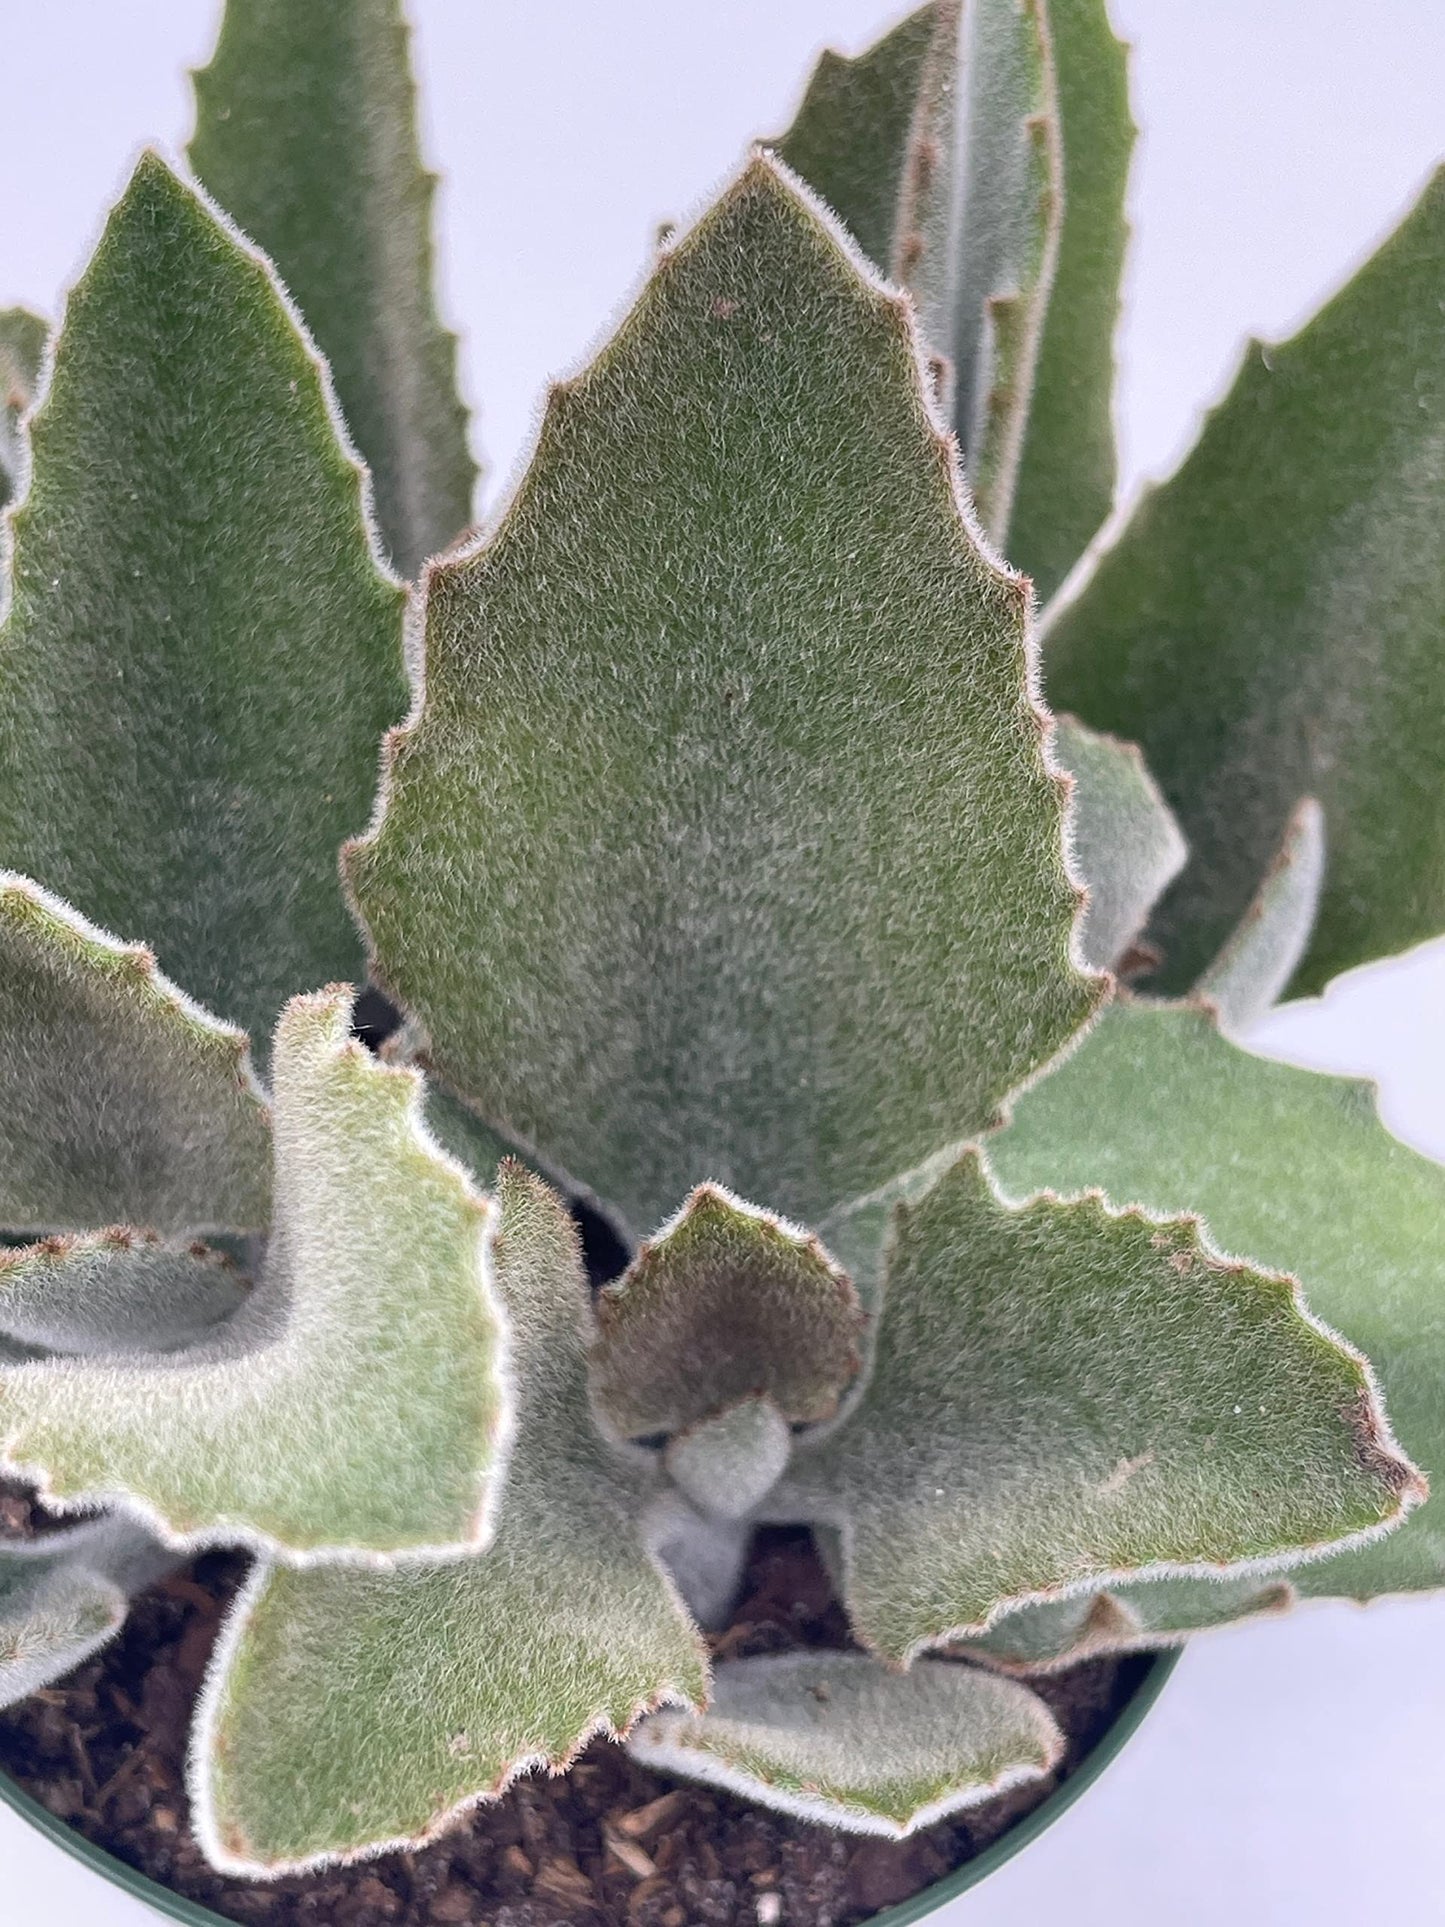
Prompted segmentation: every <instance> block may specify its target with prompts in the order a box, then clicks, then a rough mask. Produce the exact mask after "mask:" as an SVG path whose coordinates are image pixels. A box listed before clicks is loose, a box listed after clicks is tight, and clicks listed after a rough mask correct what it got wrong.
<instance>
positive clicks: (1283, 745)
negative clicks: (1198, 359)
mask: <svg viewBox="0 0 1445 1927" xmlns="http://www.w3.org/2000/svg"><path fill="white" fill-rule="evenodd" d="M1442 286H1445V172H1442V173H1441V174H1438V175H1437V176H1436V178H1435V179H1434V181H1433V182H1432V183H1431V184H1430V186H1429V187H1428V188H1427V189H1426V190H1425V193H1424V195H1423V196H1422V197H1421V199H1420V201H1419V203H1418V204H1417V206H1416V207H1415V209H1414V211H1413V212H1412V213H1411V214H1410V215H1409V216H1408V218H1407V219H1406V220H1405V222H1404V224H1403V225H1402V226H1401V227H1400V228H1399V230H1398V231H1397V232H1396V233H1395V234H1394V235H1393V236H1392V237H1391V238H1390V239H1389V240H1388V241H1387V242H1386V243H1385V244H1384V246H1383V247H1381V249H1380V250H1379V252H1378V253H1377V254H1376V255H1375V256H1374V258H1373V259H1372V260H1371V261H1370V262H1369V263H1368V264H1367V265H1366V266H1365V267H1364V268H1363V269H1361V271H1360V272H1359V273H1358V274H1357V275H1356V276H1355V278H1354V280H1353V281H1351V282H1350V283H1349V285H1348V286H1347V287H1346V288H1345V289H1344V290H1343V292H1341V293H1340V294H1338V295H1336V296H1335V297H1334V299H1333V300H1332V301H1330V302H1329V303H1328V304H1327V305H1326V307H1325V308H1324V309H1323V310H1322V311H1321V312H1320V313H1319V314H1318V315H1317V316H1316V317H1315V319H1314V320H1313V321H1312V322H1310V323H1309V325H1308V326H1307V327H1306V328H1305V329H1304V330H1303V331H1302V332H1301V333H1300V334H1298V335H1296V336H1295V337H1294V339H1293V340H1292V341H1288V342H1285V343H1284V344H1282V345H1280V346H1276V347H1261V346H1258V345H1256V346H1254V347H1252V348H1251V349H1250V351H1249V353H1248V355H1247V356H1246V359H1245V363H1244V366H1243V368H1242V369H1241V371H1240V374H1239V376H1238V379H1237V380H1236V382H1235V385H1234V388H1233V390H1232V392H1231V393H1230V395H1229V397H1228V398H1227V400H1226V401H1225V402H1224V403H1223V404H1222V405H1221V406H1220V407H1219V408H1218V409H1216V410H1215V412H1214V413H1213V415H1211V416H1210V418H1209V420H1208V421H1207V422H1206V424H1205V427H1204V432H1203V434H1202V435H1201V437H1200V440H1199V442H1198V444H1197V445H1196V447H1195V449H1194V451H1193V453H1192V454H1191V455H1190V456H1189V457H1188V459H1187V460H1186V461H1185V463H1184V465H1183V467H1182V468H1181V469H1180V470H1179V471H1178V473H1177V474H1176V475H1175V476H1174V478H1173V480H1172V481H1170V482H1167V483H1166V484H1165V485H1164V486H1163V487H1162V488H1159V489H1156V490H1154V491H1152V492H1151V493H1150V494H1148V495H1146V496H1145V498H1144V499H1143V501H1142V502H1141V503H1140V505H1139V508H1138V510H1137V511H1136V513H1135V515H1134V517H1133V519H1132V521H1131V522H1130V524H1129V526H1128V528H1127V529H1126V530H1125V531H1124V533H1123V535H1122V536H1121V537H1120V539H1119V541H1118V543H1117V544H1116V546H1115V547H1114V548H1113V549H1112V550H1110V552H1109V553H1108V555H1107V556H1105V557H1104V559H1103V561H1102V562H1101V563H1100V565H1099V567H1098V570H1097V571H1096V573H1095V574H1094V576H1093V577H1092V579H1091V580H1090V582H1089V583H1088V586H1087V587H1086V588H1085V590H1084V591H1083V593H1082V594H1081V595H1080V597H1079V599H1078V600H1077V601H1076V602H1075V603H1074V604H1072V605H1071V606H1070V607H1069V608H1068V609H1067V610H1066V611H1064V612H1063V613H1062V615H1061V616H1060V618H1059V620H1058V622H1057V623H1056V624H1055V626H1054V627H1053V628H1052V630H1051V631H1050V638H1049V662H1048V670H1049V674H1048V685H1049V694H1050V699H1051V700H1052V701H1054V702H1056V703H1058V704H1059V705H1061V706H1062V707H1064V708H1067V709H1072V710H1075V711H1077V713H1078V714H1079V715H1080V716H1082V717H1084V718H1085V719H1086V720H1087V721H1088V722H1090V723H1094V724H1096V725H1099V726H1101V727H1104V728H1108V729H1113V730H1117V731H1118V732H1119V734H1120V735H1123V736H1127V737H1129V738H1131V739H1132V740H1134V741H1136V742H1138V743H1139V744H1140V745H1141V746H1142V748H1143V750H1144V753H1145V756H1146V757H1147V758H1148V761H1149V766H1150V768H1151V769H1152V770H1153V771H1154V773H1155V775H1156V776H1157V777H1158V779H1159V782H1160V785H1161V787H1162V788H1163V790H1164V793H1165V795H1166V796H1167V797H1168V799H1169V802H1170V804H1171V805H1172V806H1173V808H1174V810H1175V811H1176V812H1177V814H1178V816H1179V820H1180V823H1181V825H1182V826H1183V829H1184V834H1185V836H1186V838H1187V839H1188V842H1189V847H1190V852H1191V862H1190V864H1189V867H1188V869H1187V870H1186V871H1185V873H1184V875H1183V876H1182V877H1181V878H1180V879H1179V881H1178V883H1177V884H1176V885H1175V886H1174V888H1173V890H1172V891H1171V892H1170V893H1169V895H1168V896H1167V897H1166V898H1165V899H1164V902H1163V903H1162V904H1161V906H1160V910H1159V914H1158V917H1157V919H1156V923H1155V926H1154V932H1153V934H1155V935H1156V936H1157V939H1158V942H1159V943H1160V945H1161V946H1162V948H1163V951H1164V956H1165V963H1164V970H1163V973H1162V976H1161V981H1162V982H1163V983H1165V984H1166V985H1167V986H1168V987H1169V988H1170V989H1181V990H1182V989H1184V988H1186V987H1187V986H1188V985H1189V984H1190V983H1192V982H1193V980H1194V979H1195V978H1196V977H1197V976H1198V974H1199V972H1200V971H1201V970H1202V969H1203V968H1204V967H1205V966H1206V965H1207V964H1208V962H1209V961H1210V959H1211V957H1212V956H1213V955H1214V954H1215V953H1216V952H1217V951H1218V949H1219V947H1220V945H1221V944H1222V943H1223V942H1224V941H1225V940H1226V939H1227V938H1228V936H1229V934H1230V932H1231V930H1233V929H1234V927H1235V926H1236V924H1237V923H1238V922H1239V920H1240V918H1241V916H1243V915H1244V913H1245V910H1246V908H1247V906H1248V904H1249V901H1250V899H1251V897H1252V896H1253V894H1254V891H1255V888H1256V886H1257V885H1258V882H1259V879H1260V877H1261V876H1262V875H1263V874H1264V872H1265V870H1266V869H1267V867H1268V865H1269V863H1270V861H1271V859H1272V858H1273V856H1274V853H1275V851H1276V850H1277V849H1278V847H1279V843H1280V838H1281V835H1282V833H1283V830H1284V826H1285V822H1286V819H1287V818H1288V816H1289V814H1290V812H1291V811H1292V810H1293V809H1294V807H1295V805H1296V803H1297V802H1298V801H1299V799H1300V797H1301V796H1315V797H1318V798H1319V800H1320V803H1321V804H1322V805H1323V808H1324V815H1325V832H1326V839H1325V840H1326V844H1327V849H1328V860H1327V865H1326V874H1325V883H1324V891H1323V895H1322V899H1321V903H1320V913H1319V918H1318V921H1317V923H1316V926H1315V932H1314V936H1313V939H1312V941H1311V943H1310V947H1309V951H1308V953H1307V955H1306V957H1305V959H1304V961H1303V963H1302V964H1301V965H1300V967H1299V969H1298V970H1297V972H1296V973H1295V976H1294V979H1293V988H1294V990H1295V992H1296V993H1303V992H1308V991H1316V990H1319V989H1320V988H1321V987H1322V986H1323V985H1324V984H1325V983H1326V982H1328V980H1329V979H1330V978H1331V977H1332V976H1334V975H1335V973H1336V972H1338V971H1341V970H1345V969H1348V968H1349V967H1350V966H1352V965H1354V964H1359V963H1364V962H1366V961H1368V960H1369V959H1370V958H1372V957H1380V956H1385V955H1388V954H1390V953H1392V952H1394V951H1398V950H1402V949H1404V948H1405V947H1406V946H1407V945H1409V944H1412V943H1416V942H1419V941H1420V940H1421V939H1422V938H1426V937H1433V936H1434V935H1435V934H1436V933H1437V932H1438V931H1439V930H1440V929H1441V928H1442V926H1445V811H1442V810H1441V809H1440V807H1439V792H1440V742H1439V714H1440V709H1441V704H1442V700H1445V679H1442V664H1445V306H1442V303H1441V289H1442Z"/></svg>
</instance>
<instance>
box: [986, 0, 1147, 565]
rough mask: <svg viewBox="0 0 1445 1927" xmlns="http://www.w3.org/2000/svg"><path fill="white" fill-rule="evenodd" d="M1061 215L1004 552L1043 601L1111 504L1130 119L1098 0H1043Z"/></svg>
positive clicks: (1124, 76)
mask: <svg viewBox="0 0 1445 1927" xmlns="http://www.w3.org/2000/svg"><path fill="white" fill-rule="evenodd" d="M1046 11H1047V19H1048V31H1049V38H1050V40H1051V42H1052V45H1053V63H1052V64H1053V80H1054V87H1055V93H1056V102H1057V108H1056V111H1057V124H1058V131H1059V139H1060V142H1061V145H1062V149H1063V220H1062V224H1061V226H1060V229H1059V237H1058V245H1057V252H1056V255H1055V260H1054V272H1053V286H1052V290H1051V292H1050V295H1049V301H1048V308H1047V310H1046V312H1045V315H1044V320H1043V333H1042V337H1041V339H1040V341H1039V346H1038V355H1037V359H1036V361H1035V363H1034V371H1033V391H1032V394H1031V396H1030V398H1029V406H1028V417H1027V421H1026V423H1025V427H1024V433H1023V448H1022V452H1021V454H1020V456H1019V463H1018V472H1017V475H1016V477H1015V480H1014V495H1013V513H1012V515H1011V517H1010V519H1009V526H1008V535H1007V540H1006V541H1005V543H1004V547H1005V549H1006V551H1007V554H1008V557H1009V560H1010V561H1011V562H1013V563H1014V565H1015V566H1016V567H1017V568H1020V569H1022V570H1023V572H1024V574H1025V575H1028V576H1031V577H1032V578H1033V583H1034V588H1035V589H1036V591H1037V592H1038V596H1039V599H1040V601H1047V600H1048V598H1049V597H1050V596H1051V595H1052V594H1053V592H1054V590H1055V589H1057V588H1058V586H1059V584H1060V583H1061V582H1062V581H1063V579H1064V577H1065V576H1066V575H1067V574H1068V572H1069V570H1070V569H1071V568H1072V567H1073V565H1074V563H1075V562H1076V561H1077V560H1078V559H1079V557H1080V555H1082V553H1083V551H1084V549H1085V548H1086V546H1087V545H1088V543H1089V541H1090V540H1091V539H1092V537H1093V535H1094V533H1095V531H1096V530H1097V529H1098V528H1099V526H1100V525H1101V523H1102V522H1103V520H1104V518H1105V516H1106V515H1107V514H1108V513H1109V510H1110V508H1111V507H1112V506H1113V501H1114V482H1115V474H1116V469H1117V457H1116V455H1115V452H1114V423H1113V397H1114V329H1115V327H1116V325H1117V322H1118V319H1119V282H1120V277H1121V276H1122V274H1123V268H1124V249H1125V244H1126V242H1127V239H1128V222H1127V220H1126V219H1125V215H1124V195H1125V190H1126V188H1127V185H1128V179H1129V158H1130V154H1131V152H1132V149H1133V146H1134V132H1135V129H1134V122H1133V118H1132V116H1131V114H1130V112H1129V74H1128V59H1127V50H1126V49H1125V47H1124V46H1123V45H1122V44H1121V43H1120V42H1119V41H1118V40H1116V39H1115V38H1114V34H1113V31H1112V29H1111V28H1110V25H1109V14H1108V9H1107V7H1106V5H1105V0H1047V8H1046Z"/></svg>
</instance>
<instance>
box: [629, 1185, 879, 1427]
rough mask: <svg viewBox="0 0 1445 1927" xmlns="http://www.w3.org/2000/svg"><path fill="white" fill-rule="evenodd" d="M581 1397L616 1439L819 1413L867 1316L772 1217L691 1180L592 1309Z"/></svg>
mask: <svg viewBox="0 0 1445 1927" xmlns="http://www.w3.org/2000/svg"><path fill="white" fill-rule="evenodd" d="M597 1323H598V1338H597V1344H596V1347H595V1349H594V1352H593V1358H592V1385H593V1395H594V1397H595V1399H596V1401H597V1404H598V1406H599V1408H600V1409H601V1411H602V1414H603V1416H604V1418H605V1419H606V1421H607V1423H608V1424H609V1425H610V1426H612V1427H613V1428H615V1429H616V1430H617V1431H618V1432H620V1433H621V1434H622V1435H623V1436H624V1437H628V1438H644V1437H650V1436H656V1435H657V1434H659V1433H666V1434H668V1435H672V1434H675V1433H678V1432H682V1431H685V1430H687V1429H688V1428H690V1427H693V1426H695V1425H697V1424H698V1423H699V1421H701V1420H703V1419H708V1418H711V1417H713V1416H715V1415H719V1414H721V1413H723V1412H726V1411H728V1410H729V1409H730V1408H732V1407H735V1406H737V1405H740V1404H742V1403H744V1402H745V1401H748V1400H753V1399H764V1400H766V1401H768V1402H769V1403H770V1404H771V1405H773V1406H774V1407H776V1409H777V1411H778V1412H779V1413H780V1414H781V1415H782V1417H783V1418H784V1419H785V1420H786V1421H788V1422H789V1423H790V1424H794V1425H800V1424H809V1423H814V1422H816V1421H818V1420H820V1419H825V1418H828V1417H830V1416H831V1415H832V1414H833V1413H834V1412H835V1411H836V1410H837V1408H838V1402H839V1400H840V1398H841V1397H842V1395H843V1393H844V1392H845V1391H846V1390H847V1388H848V1386H849V1385H850V1384H851V1383H852V1382H853V1380H854V1378H855V1377H856V1376H857V1373H858V1369H859V1364H860V1350H859V1347H860V1340H861V1336H862V1330H863V1325H864V1323H865V1317H864V1313H863V1309H862V1307H861V1305H860V1304H859V1302H858V1294H857V1292H856V1291H855V1290H854V1289H853V1285H852V1283H851V1281H850V1280H849V1278H848V1276H847V1274H846V1273H845V1272H843V1271H842V1270H840V1269H839V1267H838V1266H837V1265H836V1264H835V1263H834V1262H833V1260H832V1259H831V1258H830V1257H829V1255H828V1253H827V1252H826V1251H825V1250H824V1248H823V1246H822V1244H821V1243H820V1242H819V1240H818V1239H817V1238H816V1237H812V1236H810V1235H808V1234H806V1233H804V1232H802V1231H799V1230H798V1229H796V1228H795V1227H794V1226H792V1225H790V1224H788V1223H787V1222H786V1221H785V1220H784V1219H781V1218H777V1217H774V1216H772V1215H770V1214H769V1213H766V1212H763V1211H758V1210H755V1209H754V1208H753V1207H752V1206H751V1205H747V1204H744V1203H742V1202H741V1201H740V1200H739V1199H737V1198H734V1197H733V1196H732V1195H731V1194H730V1193H729V1192H727V1191H725V1190H723V1189H722V1187H721V1186H719V1185H713V1184H703V1185H699V1186H698V1188H697V1189H696V1190H695V1191H694V1192H693V1193H692V1194H691V1196H690V1197H689V1198H688V1200H687V1202H686V1203H685V1204H684V1206H683V1207H682V1210H681V1211H680V1212H679V1213H678V1214H677V1216H676V1217H675V1218H674V1219H672V1221H671V1222H670V1223H669V1224H667V1225H665V1226H664V1227H663V1229H662V1230H661V1231H660V1232H659V1233H658V1234H657V1236H656V1237H655V1238H652V1239H649V1241H648V1242H647V1243H646V1244H644V1245H643V1247H642V1249H641V1250H640V1251H639V1252H638V1254H637V1257H636V1259H635V1260H634V1261H633V1263H632V1265H631V1266H630V1267H629V1268H628V1270H627V1271H626V1272H625V1273H624V1275H623V1276H622V1277H621V1278H620V1279H619V1280H618V1281H617V1282H616V1284H613V1285H609V1286H608V1287H607V1288H606V1290H605V1291H603V1292H602V1294H601V1296H600V1297H599V1299H598V1301H597Z"/></svg>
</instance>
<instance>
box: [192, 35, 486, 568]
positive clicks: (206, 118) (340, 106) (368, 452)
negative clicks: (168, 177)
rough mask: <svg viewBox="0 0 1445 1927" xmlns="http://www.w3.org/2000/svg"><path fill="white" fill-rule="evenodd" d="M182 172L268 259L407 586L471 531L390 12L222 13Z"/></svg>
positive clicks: (402, 54)
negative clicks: (347, 433)
mask: <svg viewBox="0 0 1445 1927" xmlns="http://www.w3.org/2000/svg"><path fill="white" fill-rule="evenodd" d="M195 83H196V132H195V137H194V138H193V140H192V141H191V146H190V158H191V164H192V166H193V167H194V168H195V170H196V173H197V174H198V175H199V177H200V179H201V180H202V181H203V182H204V183H205V185H206V187H207V188H208V189H209V190H210V192H211V193H212V194H214V195H215V197H216V199H217V200H218V201H219V202H220V204H221V206H222V207H223V208H225V209H226V211H227V213H229V214H230V215H231V216H232V217H233V218H234V219H235V220H236V221H237V223H238V224H239V225H240V226H241V227H242V228H244V229H245V231H246V233H247V234H249V235H250V236H251V237H252V238H253V239H254V240H255V241H257V242H259V244H260V245H261V246H262V247H263V248H264V249H265V250H266V252H267V254H268V255H269V256H270V257H271V259H272V260H273V261H274V262H275V263H276V267H277V270H278V271H279V273H280V275H281V279H282V280H283V281H284V282H285V284H286V286H287V288H288V289H289V290H290V292H291V294H292V295H293V296H294V298H295V300H296V303H297V305H298V306H299V308H300V310H301V312H302V314H303V315H304V316H305V318H306V324H307V326H308V327H309V328H310V329H311V331H312V333H313V334H314V335H315V337H316V340H317V343H318V344H319V346H320V348H321V351H322V353H323V354H324V355H325V356H326V357H327V359H328V361H329V362H330V364H331V373H332V378H333V379H334V381H335V383H336V393H337V397H338V399H339V400H340V403H341V407H342V412H343V413H344V414H345V416H346V422H347V426H348V427H349V428H350V430H351V433H352V435H353V436H354V437H355V440H356V445H357V447H358V448H359V449H360V451H361V453H362V455H363V456H364V457H365V458H366V461H367V463H368V464H369V466H370V468H371V474H372V482H373V486H374V488H375V494H376V514H377V520H378V521H379V522H380V524H381V532H382V536H383V538H384V540H385V544H386V548H387V552H388V553H389V554H390V555H391V557H392V558H393V560H394V561H395V563H396V566H397V568H398V569H400V570H401V572H402V574H403V575H406V576H414V575H416V574H417V572H418V571H419V569H420V568H421V565H422V563H423V562H424V561H425V560H426V558H427V556H429V555H434V554H435V553H436V552H437V550H439V549H442V548H444V547H445V546H446V544H447V543H448V542H450V541H452V540H453V538H454V537H456V536H457V535H459V534H460V533H461V531H462V530H463V529H464V528H465V527H466V526H467V524H468V522H469V521H470V520H471V500H472V488H473V484H474V482H475V480H476V466H475V464H474V463H473V461H472V458H471V456H470V454H469V453H468V450H467V417H466V410H465V409H464V408H463V407H462V404H461V402H460V401H459V400H458V399H457V393H456V359H457V343H456V337H455V336H454V335H452V334H449V333H448V332H447V331H446V330H445V329H443V328H442V327H441V325H440V323H439V322H438V321H437V318H436V312H435V309H434V306H433V301H432V286H431V284H432V242H431V224H432V196H433V193H434V192H435V189H436V178H435V176H434V175H432V174H428V173H427V172H425V171H424V170H423V168H422V165H421V161H420V158H419V156H418V153H417V131H416V101H415V90H414V88H413V85H412V78H411V72H410V68H409V64H408V59H407V27H406V22H405V19H404V17H403V14H402V10H401V7H400V5H399V4H398V0H319V4H318V0H311V4H309V5H307V6H305V7H297V6H295V5H294V4H292V0H227V6H226V13H225V18H224V20H223V22H222V25H221V37H220V40H219V42H218V44H217V47H216V51H215V53H214V55H213V56H212V58H211V64H210V66H209V67H206V68H205V69H203V70H202V71H201V72H199V73H198V74H196V76H195Z"/></svg>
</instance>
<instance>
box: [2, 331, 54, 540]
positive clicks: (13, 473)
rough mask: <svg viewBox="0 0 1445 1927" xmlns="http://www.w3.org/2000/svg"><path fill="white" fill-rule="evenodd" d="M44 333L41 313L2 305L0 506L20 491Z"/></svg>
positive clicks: (41, 357)
mask: <svg viewBox="0 0 1445 1927" xmlns="http://www.w3.org/2000/svg"><path fill="white" fill-rule="evenodd" d="M45 335H46V328H45V323H44V322H43V321H42V320H41V319H40V316H39V315H38V314H31V313H30V312H29V311H28V310H27V309H25V308H0V508H4V506H5V504H6V503H7V502H8V501H9V500H10V499H11V497H12V496H14V495H17V494H19V492H20V481H21V472H22V469H23V466H24V459H25V457H24V451H23V449H22V446H21V439H22V438H21V433H20V417H21V415H23V414H24V412H25V410H26V409H27V408H28V407H29V406H30V403H31V401H32V400H33V399H34V395H35V384H36V382H37V381H38V380H39V377H40V365H41V362H42V361H43V360H44V358H45Z"/></svg>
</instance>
